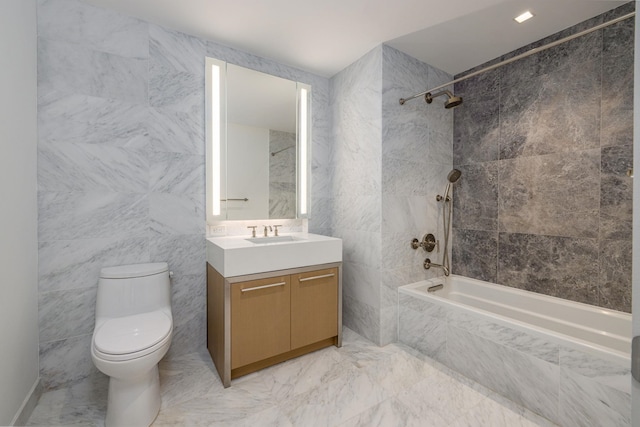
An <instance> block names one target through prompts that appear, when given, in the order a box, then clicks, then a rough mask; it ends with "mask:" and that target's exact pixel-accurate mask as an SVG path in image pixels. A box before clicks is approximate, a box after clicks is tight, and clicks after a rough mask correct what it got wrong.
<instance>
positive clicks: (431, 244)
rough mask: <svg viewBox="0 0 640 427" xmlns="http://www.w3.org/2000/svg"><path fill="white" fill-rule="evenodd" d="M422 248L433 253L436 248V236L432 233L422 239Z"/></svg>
mask: <svg viewBox="0 0 640 427" xmlns="http://www.w3.org/2000/svg"><path fill="white" fill-rule="evenodd" d="M420 246H422V249H424V250H425V251H427V252H431V251H433V250H434V249H435V247H436V236H434V235H433V234H431V233H429V234H425V235H424V237H423V238H422V244H421V245H420Z"/></svg>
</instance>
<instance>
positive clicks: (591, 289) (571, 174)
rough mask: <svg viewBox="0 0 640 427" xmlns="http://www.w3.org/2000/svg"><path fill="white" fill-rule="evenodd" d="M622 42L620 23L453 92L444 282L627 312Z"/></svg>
mask: <svg viewBox="0 0 640 427" xmlns="http://www.w3.org/2000/svg"><path fill="white" fill-rule="evenodd" d="M633 9H634V3H633V2H631V3H629V4H627V5H624V6H622V7H620V8H618V9H616V10H614V11H611V12H607V13H605V14H603V15H601V16H598V17H596V18H594V19H592V20H589V21H586V22H584V23H582V24H578V25H577V26H575V27H572V28H569V29H567V30H565V31H563V32H561V33H558V34H556V35H553V36H550V37H549V38H547V39H545V40H542V41H540V42H536V43H534V44H532V45H530V46H525V47H523V48H521V49H519V50H518V51H515V52H512V53H510V54H507V55H505V56H504V57H503V59H504V58H508V57H512V56H514V55H516V54H518V53H522V52H524V51H527V50H529V49H530V48H532V47H536V46H540V45H542V44H545V43H547V42H549V41H553V40H556V39H558V38H561V37H564V36H567V35H569V34H573V33H575V32H577V31H579V30H582V29H585V28H590V27H592V26H594V25H596V24H599V23H601V22H604V21H607V20H609V19H611V18H613V17H616V16H619V15H621V14H624V13H628V12H629V11H632V10H633ZM633 35H634V22H633V19H628V20H625V21H623V22H620V23H618V24H615V25H613V26H610V27H607V28H605V29H603V30H599V31H596V32H593V33H591V34H589V35H586V36H583V37H580V38H578V39H575V40H573V41H571V42H568V43H565V44H562V45H560V46H557V47H555V48H552V49H549V50H546V51H544V52H540V53H538V54H536V55H533V56H530V57H528V58H525V59H521V60H519V61H516V62H514V63H512V64H509V65H506V66H503V67H501V68H498V69H496V70H493V71H490V72H487V73H484V74H481V75H479V76H476V77H473V78H471V79H469V80H466V81H463V82H460V83H458V84H456V86H455V92H456V95H460V96H462V97H463V98H464V104H463V105H462V106H461V107H460V108H457V109H456V110H455V121H454V130H453V135H454V143H453V162H454V165H455V167H456V168H458V169H460V170H461V171H462V179H461V180H460V181H459V182H458V184H457V185H456V188H455V197H454V219H453V272H454V273H456V274H461V275H464V276H470V277H474V278H478V279H482V280H488V281H491V282H496V283H500V284H502V285H507V286H513V287H517V288H521V289H526V290H530V291H534V292H539V293H544V294H547V295H552V296H557V297H561V298H566V299H570V300H574V301H580V302H585V303H589V304H594V305H599V306H603V307H608V308H613V309H616V310H621V311H627V312H630V311H631V205H632V180H631V178H629V177H628V176H627V175H626V172H627V169H629V168H631V167H632V160H633V150H632V137H633V118H632V115H633ZM492 62H495V61H492ZM485 65H488V64H485ZM483 66H484V65H483ZM483 66H479V67H477V68H476V69H479V68H482V67H483ZM470 71H471V70H470ZM463 74H465V73H463Z"/></svg>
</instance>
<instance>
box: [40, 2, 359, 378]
mask: <svg viewBox="0 0 640 427" xmlns="http://www.w3.org/2000/svg"><path fill="white" fill-rule="evenodd" d="M37 12H38V77H39V79H38V129H39V132H38V151H39V158H40V160H41V161H40V162H39V164H38V175H39V194H38V212H39V215H38V217H39V229H38V240H39V242H38V244H39V271H38V275H39V300H40V302H41V307H42V310H41V322H40V332H41V336H40V350H41V360H42V363H41V377H42V379H43V383H44V384H45V387H46V388H47V389H54V388H57V387H62V386H66V385H69V384H71V383H74V382H77V381H81V380H83V379H84V378H86V377H87V376H90V375H92V373H94V372H95V368H94V367H93V364H92V362H91V360H90V357H89V352H88V349H89V344H90V341H91V335H90V334H91V332H92V328H93V310H94V306H95V290H96V287H97V281H98V275H99V271H100V269H101V268H102V267H104V266H113V265H121V264H134V263H144V262H155V261H167V262H169V266H170V269H171V270H172V271H173V272H174V278H173V284H172V292H173V298H174V304H175V307H174V308H175V311H174V322H175V329H174V339H173V345H172V347H171V350H170V352H169V354H168V357H169V358H176V357H181V356H183V355H185V354H187V353H193V352H195V351H198V350H200V349H201V348H203V347H204V346H205V343H206V310H205V307H204V305H203V304H201V303H198V301H199V300H201V299H202V295H203V293H204V291H205V289H206V283H205V275H204V274H205V259H206V256H205V253H206V249H205V239H204V236H205V233H206V225H205V194H204V193H205V176H204V175H205V163H204V154H205V131H204V129H205V111H204V57H205V56H206V55H207V54H209V55H212V56H214V57H218V58H220V59H228V60H231V61H232V62H233V63H236V64H239V65H242V66H248V67H250V68H257V69H259V70H260V71H264V72H267V73H270V74H275V75H278V76H281V77H285V78H289V79H292V80H296V81H301V82H304V83H308V84H311V85H312V90H313V95H312V104H313V105H312V112H313V119H314V120H313V131H312V134H313V147H312V148H313V150H312V151H313V153H314V166H315V167H316V168H317V167H318V166H319V165H325V166H326V164H327V163H328V159H329V158H330V157H331V155H332V154H331V145H330V140H329V137H330V128H331V119H330V114H329V80H328V79H326V78H323V77H320V76H316V75H313V74H310V73H308V72H305V71H302V70H298V69H294V68H291V67H288V66H286V65H282V64H277V63H275V62H273V61H271V60H268V59H264V58H260V57H257V56H255V55H250V54H247V53H245V52H241V51H238V50H235V49H231V48H228V47H226V46H222V45H219V44H217V43H214V42H210V41H207V40H204V39H201V38H198V37H194V36H189V35H186V34H183V33H180V32H177V31H174V30H170V29H166V28H163V27H161V26H159V25H156V24H152V23H148V22H145V21H142V20H139V19H136V18H133V17H130V16H126V15H123V14H120V13H117V12H114V11H111V10H107V9H103V8H99V7H95V6H93V5H89V4H87V3H86V2H84V1H80V0H38V11H37ZM316 155H317V158H316ZM321 159H324V160H322V162H321V163H318V161H319V160H321ZM314 174H315V175H317V172H316V171H314ZM363 179H364V175H363ZM314 181H315V182H322V180H314ZM331 186H332V184H331V182H330V181H329V180H325V183H324V189H323V190H322V191H323V192H324V194H325V195H330V194H333V190H332V188H331ZM318 188H320V187H318ZM314 196H316V194H315V188H314V194H312V195H311V197H312V199H313V200H314V201H315V200H317V199H314ZM330 215H331V213H327V214H326V216H325V219H324V220H322V221H321V222H319V223H318V226H322V227H327V226H330V225H331V222H332V219H331V216H330ZM355 216H356V214H355V211H354V213H352V214H351V217H355ZM367 219H368V218H365V221H366V220H367ZM278 223H279V222H278ZM309 223H310V224H315V219H313V218H312V219H311V220H309ZM272 224H273V223H272ZM284 224H285V226H286V227H284V229H283V232H288V231H303V228H305V230H306V224H303V222H302V221H301V220H290V221H288V222H285V223H284ZM247 225H249V224H245V223H241V222H238V224H231V223H227V224H225V226H226V227H227V229H228V230H229V232H230V233H231V234H240V233H245V232H246V226H247ZM241 229H242V230H241Z"/></svg>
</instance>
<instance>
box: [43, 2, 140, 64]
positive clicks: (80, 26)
mask: <svg viewBox="0 0 640 427" xmlns="http://www.w3.org/2000/svg"><path fill="white" fill-rule="evenodd" d="M147 27H148V26H147V24H146V23H145V22H143V21H140V20H138V19H136V18H132V17H128V16H124V15H121V14H119V13H116V12H112V11H108V10H105V9H100V8H97V7H95V6H92V5H89V4H87V3H84V2H78V1H74V0H38V36H39V37H41V38H45V39H49V40H58V41H64V42H69V43H76V44H81V45H85V46H89V47H91V48H93V49H95V50H99V51H102V52H108V53H112V54H115V55H120V56H125V57H130V58H148V57H149V36H148V29H147Z"/></svg>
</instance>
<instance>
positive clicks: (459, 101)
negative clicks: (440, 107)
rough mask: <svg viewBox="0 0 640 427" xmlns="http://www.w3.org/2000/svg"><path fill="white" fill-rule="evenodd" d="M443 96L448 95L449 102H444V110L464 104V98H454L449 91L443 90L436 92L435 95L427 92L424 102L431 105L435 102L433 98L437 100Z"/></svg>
mask: <svg viewBox="0 0 640 427" xmlns="http://www.w3.org/2000/svg"><path fill="white" fill-rule="evenodd" d="M442 95H447V100H446V101H445V102H444V108H446V109H449V108H455V107H457V106H458V105H460V104H462V97H460V96H454V95H453V94H452V93H451V92H449V91H448V90H441V91H440V92H436V93H435V94H433V95H432V94H431V92H427V93H426V94H425V95H424V100H425V101H427V104H431V103H432V102H433V98H437V97H439V96H442Z"/></svg>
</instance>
